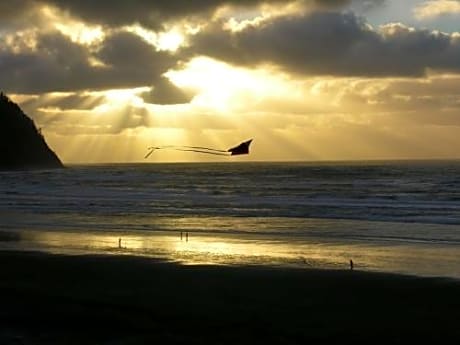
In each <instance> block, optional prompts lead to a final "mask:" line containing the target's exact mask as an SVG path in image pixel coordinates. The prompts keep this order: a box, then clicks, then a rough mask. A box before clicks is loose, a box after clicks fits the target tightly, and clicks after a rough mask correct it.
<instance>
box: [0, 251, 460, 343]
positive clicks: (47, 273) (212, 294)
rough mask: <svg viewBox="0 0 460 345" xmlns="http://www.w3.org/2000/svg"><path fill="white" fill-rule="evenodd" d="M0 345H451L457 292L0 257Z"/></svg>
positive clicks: (127, 261) (141, 261)
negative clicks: (420, 344)
mask: <svg viewBox="0 0 460 345" xmlns="http://www.w3.org/2000/svg"><path fill="white" fill-rule="evenodd" d="M0 274H1V280H0V289H1V299H2V302H1V308H0V344H154V343H157V344H269V343H275V344H307V343H312V344H318V343H324V344H357V343H363V344H364V343H367V344H399V343H408V342H409V341H410V342H419V341H424V342H428V343H436V344H447V343H449V344H450V343H457V344H458V343H459V342H460V327H458V321H459V319H460V298H459V296H460V282H458V281H453V280H448V279H436V278H417V277H409V276H398V275H389V274H378V273H364V272H359V271H330V270H306V269H285V268H283V269H280V268H267V267H223V266H181V265H177V264H172V263H166V262H161V261H155V260H151V259H145V258H136V257H127V256H62V255H50V254H41V253H29V252H28V253H19V252H0Z"/></svg>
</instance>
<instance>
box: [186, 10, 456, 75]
mask: <svg viewBox="0 0 460 345" xmlns="http://www.w3.org/2000/svg"><path fill="white" fill-rule="evenodd" d="M190 45H191V50H192V51H193V52H194V53H195V54H196V55H201V54H202V55H207V56H211V57H214V58H218V59H221V60H224V61H227V62H230V63H233V64H238V65H245V66H255V65H260V64H264V63H265V64H273V65H276V66H279V67H281V68H283V69H285V70H287V71H290V72H294V73H301V74H307V75H341V76H373V77H377V76H420V75H424V73H425V71H426V69H427V68H432V69H439V70H455V71H458V70H460V39H458V38H454V37H453V36H450V35H447V34H442V33H438V32H431V31H428V30H413V29H409V28H407V27H404V26H402V25H396V24H395V25H392V26H387V27H385V28H384V29H382V31H376V30H374V29H372V28H370V27H369V25H367V24H366V23H365V22H364V20H363V19H362V18H360V17H357V16H356V15H354V14H352V13H338V12H329V11H328V12H316V13H312V14H309V15H304V16H289V17H280V18H276V19H274V20H272V21H269V22H266V23H264V24H262V25H260V26H249V27H247V28H246V29H244V30H242V31H239V32H230V31H228V30H224V29H222V27H221V26H219V25H211V26H209V27H208V28H207V30H205V31H203V32H201V33H200V34H198V35H196V36H195V37H194V38H193V39H192V41H191V44H190Z"/></svg>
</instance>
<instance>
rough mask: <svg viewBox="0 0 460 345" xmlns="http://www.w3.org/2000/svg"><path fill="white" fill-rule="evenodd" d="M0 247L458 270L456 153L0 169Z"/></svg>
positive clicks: (183, 259)
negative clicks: (432, 157) (431, 157)
mask: <svg viewBox="0 0 460 345" xmlns="http://www.w3.org/2000/svg"><path fill="white" fill-rule="evenodd" d="M0 250H33V251H45V252H50V253H61V254H110V255H140V256H148V257H153V258H161V259H165V260H171V261H176V262H180V263H183V264H218V265H270V266H286V267H287V266H289V267H305V268H323V269H349V265H350V260H353V263H354V268H355V269H357V270H367V271H380V272H392V273H404V274H413V275H420V276H442V277H451V278H460V162H459V161H407V162H406V161H398V162H321V163H284V162H283V163H238V162H229V163H175V164H165V163H164V164H163V163H161V164H160V163H158V164H157V163H153V164H107V165H70V166H68V167H67V168H66V169H62V170H39V171H9V172H0Z"/></svg>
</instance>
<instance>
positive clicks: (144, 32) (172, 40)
mask: <svg viewBox="0 0 460 345" xmlns="http://www.w3.org/2000/svg"><path fill="white" fill-rule="evenodd" d="M125 30H126V31H128V32H132V33H135V34H136V35H138V36H140V37H142V38H143V39H144V40H145V41H146V42H148V43H149V44H151V45H153V46H155V47H156V48H157V49H158V50H169V51H172V52H174V51H176V50H177V49H178V48H179V47H180V46H181V45H183V44H184V42H185V38H184V35H183V34H182V33H181V32H180V30H179V29H177V28H173V29H171V30H169V31H165V32H161V33H156V32H153V31H151V30H148V29H145V28H143V27H142V26H140V25H131V26H127V27H125Z"/></svg>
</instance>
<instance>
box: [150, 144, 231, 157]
mask: <svg viewBox="0 0 460 345" xmlns="http://www.w3.org/2000/svg"><path fill="white" fill-rule="evenodd" d="M165 149H168V150H175V151H182V152H197V153H204V154H208V155H215V156H230V155H231V154H230V153H229V152H227V151H226V150H218V149H213V148H210V147H203V146H174V145H167V146H152V147H149V148H148V150H150V151H149V152H148V153H147V154H146V155H145V157H144V158H145V159H146V158H148V157H150V155H151V154H152V153H153V151H155V150H165Z"/></svg>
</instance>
